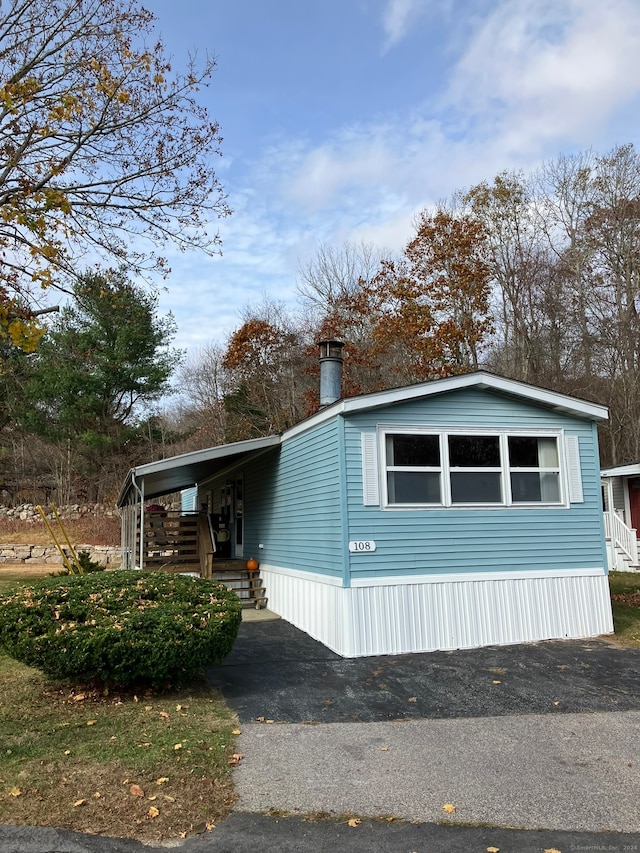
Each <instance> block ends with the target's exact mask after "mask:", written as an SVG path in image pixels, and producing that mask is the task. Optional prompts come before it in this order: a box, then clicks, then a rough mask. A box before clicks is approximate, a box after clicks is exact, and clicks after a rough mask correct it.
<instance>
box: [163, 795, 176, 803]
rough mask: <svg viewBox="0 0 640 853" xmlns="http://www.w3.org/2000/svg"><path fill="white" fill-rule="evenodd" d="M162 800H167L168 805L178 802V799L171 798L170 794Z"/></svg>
mask: <svg viewBox="0 0 640 853" xmlns="http://www.w3.org/2000/svg"><path fill="white" fill-rule="evenodd" d="M162 799H163V800H166V801H167V802H168V803H175V801H176V798H175V797H170V796H169V794H163V795H162Z"/></svg>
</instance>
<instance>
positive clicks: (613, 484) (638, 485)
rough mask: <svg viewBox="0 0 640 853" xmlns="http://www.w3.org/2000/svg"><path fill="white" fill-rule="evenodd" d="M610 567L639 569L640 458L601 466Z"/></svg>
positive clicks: (620, 570) (623, 570)
mask: <svg viewBox="0 0 640 853" xmlns="http://www.w3.org/2000/svg"><path fill="white" fill-rule="evenodd" d="M602 498H603V503H604V522H605V531H606V537H607V551H608V559H609V569H610V570H612V571H619V572H637V571H639V570H640V564H639V561H638V536H637V532H636V531H637V530H640V462H633V463H631V464H629V465H617V466H615V467H613V468H604V469H603V470H602Z"/></svg>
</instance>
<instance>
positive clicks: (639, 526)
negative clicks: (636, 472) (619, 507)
mask: <svg viewBox="0 0 640 853" xmlns="http://www.w3.org/2000/svg"><path fill="white" fill-rule="evenodd" d="M628 482H629V511H630V514H631V527H635V529H636V530H637V531H639V532H640V477H630V478H629V481H628Z"/></svg>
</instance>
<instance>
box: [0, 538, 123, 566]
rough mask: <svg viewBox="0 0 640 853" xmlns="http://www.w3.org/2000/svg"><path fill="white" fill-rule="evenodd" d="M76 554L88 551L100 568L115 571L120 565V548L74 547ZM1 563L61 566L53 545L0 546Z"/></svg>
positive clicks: (103, 546)
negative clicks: (104, 567)
mask: <svg viewBox="0 0 640 853" xmlns="http://www.w3.org/2000/svg"><path fill="white" fill-rule="evenodd" d="M73 547H74V548H75V551H76V554H79V553H80V551H88V552H89V557H90V558H91V559H92V560H95V562H97V563H100V565H101V566H106V567H107V568H109V569H117V568H119V566H120V563H121V557H120V548H118V547H115V546H111V545H74V546H73ZM3 563H14V564H15V563H32V564H35V563H51V564H52V565H62V557H61V556H60V552H59V551H58V549H57V548H56V547H55V546H54V545H2V544H0V565H2V564H3Z"/></svg>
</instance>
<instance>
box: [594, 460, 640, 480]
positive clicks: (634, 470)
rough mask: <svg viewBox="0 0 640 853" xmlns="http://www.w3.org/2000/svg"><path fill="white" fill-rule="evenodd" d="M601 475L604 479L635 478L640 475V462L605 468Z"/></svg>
mask: <svg viewBox="0 0 640 853" xmlns="http://www.w3.org/2000/svg"><path fill="white" fill-rule="evenodd" d="M600 474H601V476H602V477H635V476H638V475H640V462H632V463H630V464H629V465H616V466H615V467H614V468H603V469H602V471H601V472H600Z"/></svg>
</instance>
